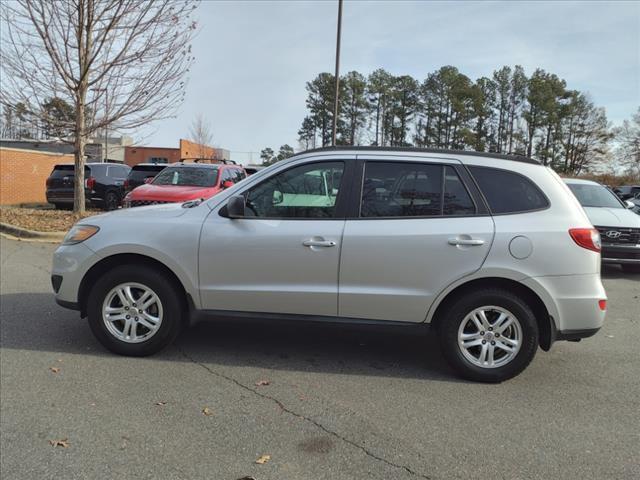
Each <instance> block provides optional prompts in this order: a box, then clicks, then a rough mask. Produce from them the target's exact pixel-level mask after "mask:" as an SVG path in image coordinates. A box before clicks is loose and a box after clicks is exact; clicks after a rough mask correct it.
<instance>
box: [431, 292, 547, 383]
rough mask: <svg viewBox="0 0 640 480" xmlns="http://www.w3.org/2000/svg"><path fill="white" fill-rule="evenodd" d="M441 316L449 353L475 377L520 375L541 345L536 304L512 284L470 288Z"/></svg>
mask: <svg viewBox="0 0 640 480" xmlns="http://www.w3.org/2000/svg"><path fill="white" fill-rule="evenodd" d="M440 320H441V321H440V322H439V330H440V339H441V342H442V349H443V353H444V356H445V358H446V359H447V361H448V362H449V364H450V365H451V366H452V367H453V368H454V369H455V370H456V371H457V372H458V373H459V374H460V375H461V376H463V377H464V378H467V379H469V380H475V381H480V382H501V381H503V380H507V379H509V378H512V377H515V376H516V375H518V374H519V373H520V372H522V371H523V370H524V369H525V368H526V367H527V365H529V363H530V362H531V360H532V359H533V357H534V356H535V354H536V350H537V348H538V324H537V322H536V319H535V316H534V314H533V312H532V311H531V308H530V307H529V305H528V304H527V303H526V302H525V301H524V300H522V299H521V298H520V297H518V296H517V295H514V294H513V293H511V292H509V291H506V290H500V289H486V290H479V291H475V292H471V293H468V294H466V295H464V296H463V297H461V298H459V299H458V301H457V302H456V303H455V304H454V305H453V306H452V307H451V308H450V309H449V310H448V311H447V312H445V313H444V315H443V318H442V319H440Z"/></svg>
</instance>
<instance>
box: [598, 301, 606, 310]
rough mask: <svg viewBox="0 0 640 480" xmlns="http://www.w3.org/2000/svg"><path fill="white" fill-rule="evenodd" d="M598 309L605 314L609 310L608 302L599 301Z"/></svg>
mask: <svg viewBox="0 0 640 480" xmlns="http://www.w3.org/2000/svg"><path fill="white" fill-rule="evenodd" d="M598 307H600V310H602V311H603V312H604V311H605V310H606V309H607V301H606V300H598Z"/></svg>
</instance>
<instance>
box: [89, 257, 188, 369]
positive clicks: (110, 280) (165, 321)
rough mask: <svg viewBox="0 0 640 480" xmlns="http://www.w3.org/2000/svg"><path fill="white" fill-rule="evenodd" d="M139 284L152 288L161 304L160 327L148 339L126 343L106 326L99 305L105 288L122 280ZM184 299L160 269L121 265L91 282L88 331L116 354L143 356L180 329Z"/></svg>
mask: <svg viewBox="0 0 640 480" xmlns="http://www.w3.org/2000/svg"><path fill="white" fill-rule="evenodd" d="M127 282H131V283H138V284H142V285H144V286H146V287H148V288H150V289H151V290H153V291H154V292H155V294H156V295H157V297H158V298H159V299H160V302H161V304H162V310H163V316H162V321H161V323H160V327H159V328H158V330H157V331H156V333H155V334H153V335H152V336H150V338H149V339H147V340H144V341H142V342H140V343H127V342H125V341H123V340H120V339H118V338H117V337H116V336H114V335H113V334H112V333H110V332H109V330H108V329H107V327H106V325H105V322H104V321H103V319H102V306H103V303H104V301H105V299H106V297H107V295H108V294H109V292H110V291H111V290H112V289H113V288H115V287H116V286H118V285H120V284H123V283H127ZM184 306H185V299H184V298H183V295H181V294H180V293H179V290H178V288H177V287H176V286H175V285H173V282H170V281H167V279H166V276H165V275H163V273H162V272H160V271H158V270H156V269H154V268H150V267H148V266H145V265H135V264H134V265H122V266H119V267H115V268H114V269H113V270H110V271H109V272H107V273H106V274H104V275H102V276H101V277H100V279H99V280H98V281H97V282H96V283H95V285H94V286H93V288H92V289H91V292H90V293H89V298H88V300H87V314H88V319H89V326H90V327H91V331H92V332H93V334H94V335H95V336H96V338H97V339H98V341H99V342H100V343H101V344H102V345H103V346H105V347H106V348H107V349H109V350H111V351H112V352H114V353H117V354H120V355H127V356H132V357H145V356H148V355H153V354H154V353H156V352H158V351H160V350H162V349H163V348H164V347H166V346H167V345H169V344H170V343H171V342H173V340H174V339H175V338H176V336H177V335H178V334H179V333H180V330H181V329H182V326H183V318H184V315H185V308H184Z"/></svg>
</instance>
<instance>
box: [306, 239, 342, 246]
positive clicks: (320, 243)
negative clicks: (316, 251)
mask: <svg viewBox="0 0 640 480" xmlns="http://www.w3.org/2000/svg"><path fill="white" fill-rule="evenodd" d="M302 244H303V245H304V246H305V247H335V246H336V242H333V241H331V240H305V241H304V242H302Z"/></svg>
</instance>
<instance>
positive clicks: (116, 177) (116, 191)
mask: <svg viewBox="0 0 640 480" xmlns="http://www.w3.org/2000/svg"><path fill="white" fill-rule="evenodd" d="M129 170H131V169H130V168H129V167H128V166H127V165H121V164H119V163H87V164H85V166H84V192H85V196H86V201H87V205H90V206H93V207H99V208H103V209H105V210H115V209H116V208H118V207H119V206H120V203H121V202H122V198H123V197H124V181H125V180H126V179H127V175H129ZM74 177H75V166H74V165H56V166H55V167H53V171H52V172H51V175H49V178H47V202H49V203H53V204H54V205H55V206H56V208H71V207H72V206H73V180H74Z"/></svg>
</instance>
